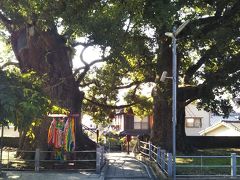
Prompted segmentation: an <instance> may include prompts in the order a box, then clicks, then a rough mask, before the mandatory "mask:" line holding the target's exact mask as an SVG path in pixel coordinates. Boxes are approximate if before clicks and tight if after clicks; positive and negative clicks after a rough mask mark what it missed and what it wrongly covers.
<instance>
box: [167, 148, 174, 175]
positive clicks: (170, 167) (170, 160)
mask: <svg viewBox="0 0 240 180" xmlns="http://www.w3.org/2000/svg"><path fill="white" fill-rule="evenodd" d="M167 158H168V162H167V172H168V176H169V177H171V176H172V175H173V169H172V165H173V163H172V153H167Z"/></svg>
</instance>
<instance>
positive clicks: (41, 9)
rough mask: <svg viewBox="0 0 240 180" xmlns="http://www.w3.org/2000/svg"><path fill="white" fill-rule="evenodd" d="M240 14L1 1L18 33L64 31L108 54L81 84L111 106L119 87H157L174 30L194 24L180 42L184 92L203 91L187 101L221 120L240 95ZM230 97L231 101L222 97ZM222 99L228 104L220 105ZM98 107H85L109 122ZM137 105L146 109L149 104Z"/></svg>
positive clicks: (199, 4)
mask: <svg viewBox="0 0 240 180" xmlns="http://www.w3.org/2000/svg"><path fill="white" fill-rule="evenodd" d="M239 7H240V5H239V1H238V0H231V1H227V0H222V1H196V0H186V1H170V0H129V1H114V0H106V1H93V0H92V1H89V0H82V1H78V0H68V1H64V0H59V1H49V0H47V1H44V3H43V2H42V0H33V1H28V0H22V1H18V2H15V1H13V0H4V1H1V2H0V10H1V11H2V12H3V13H4V15H6V16H7V17H8V18H9V19H11V20H13V21H15V22H16V23H15V24H16V26H18V27H20V26H22V24H23V23H25V24H26V23H28V24H31V25H35V26H37V28H39V29H41V28H42V30H46V29H52V28H54V27H61V29H63V31H62V34H64V35H66V37H67V38H68V39H67V42H68V43H69V44H71V42H74V41H75V40H76V39H77V38H78V37H83V36H84V37H87V39H88V43H91V44H92V45H98V46H100V47H101V48H102V50H103V51H104V50H105V49H109V52H108V54H109V56H108V58H106V65H105V66H103V67H102V69H99V68H96V69H94V71H93V72H92V71H91V72H90V73H89V76H88V77H87V78H86V79H85V80H84V82H81V85H84V84H85V85H89V84H90V85H89V86H88V89H87V90H88V93H86V95H87V97H88V98H92V100H96V101H98V102H99V104H106V103H108V104H109V105H116V104H117V102H118V100H119V99H118V96H117V94H118V93H119V91H118V86H122V85H125V84H127V83H124V80H126V81H125V82H129V83H131V82H136V81H139V82H140V83H147V82H151V83H155V79H156V76H157V75H158V76H160V75H161V73H162V71H163V70H166V69H170V68H169V67H170V66H171V63H169V62H168V61H169V59H171V57H170V56H171V55H170V54H167V53H166V51H167V50H168V49H169V46H168V45H169V43H170V40H167V37H166V36H165V35H164V34H165V32H168V31H172V28H173V26H174V25H175V26H176V27H179V25H180V24H182V22H184V21H186V20H190V23H189V24H188V26H187V27H185V28H184V30H183V31H182V32H181V33H180V34H179V35H178V37H177V38H178V46H177V50H178V67H179V71H178V72H179V73H178V75H179V76H178V77H179V87H181V88H182V89H184V88H187V89H189V87H190V88H192V89H194V88H196V89H198V91H197V92H198V93H196V94H194V95H191V93H186V94H187V95H186V96H184V97H185V98H186V101H189V102H191V101H194V100H196V99H200V100H201V103H200V104H199V105H201V106H202V107H205V108H207V109H215V110H216V111H218V112H221V113H227V112H228V110H226V107H227V109H229V108H230V107H229V103H228V102H227V101H229V99H231V98H234V97H236V96H239V87H240V82H239V79H240V72H239V69H240V63H239V53H240V48H239V42H236V41H235V40H236V38H237V37H238V36H239V27H240V14H239V13H240V8H239ZM166 56H167V57H166ZM166 61H167V62H166ZM196 65H197V66H198V67H196ZM195 67H196V68H195ZM194 68H195V69H194ZM191 73H192V74H191ZM169 74H171V72H169ZM202 87H204V88H203V89H202ZM116 89H117V90H116ZM139 89H140V88H139V87H136V86H132V88H131V89H130V91H129V95H127V99H128V101H130V100H134V99H132V98H130V96H131V95H133V94H134V92H137V90H139ZM221 89H224V91H221ZM26 93H27V92H26ZM224 93H229V94H231V95H232V96H229V97H226V96H223V95H224ZM219 97H222V98H224V99H221V101H220V100H219ZM225 97H226V98H225ZM135 99H136V100H143V101H145V102H147V107H150V103H149V102H148V101H147V100H146V98H145V97H143V96H142V95H141V96H140V95H139V94H138V97H137V98H135ZM91 104H92V103H91ZM91 104H89V102H86V105H85V110H86V111H88V112H89V113H90V114H91V115H92V116H93V117H94V119H96V120H99V119H106V117H107V116H108V114H109V113H111V109H109V108H106V107H104V106H102V107H101V108H100V105H99V104H98V105H97V106H96V105H95V106H93V105H91ZM22 106H24V107H26V104H22ZM137 106H139V107H138V109H143V107H144V103H143V105H137ZM224 109H225V110H224ZM29 110H30V109H29ZM144 111H145V112H148V110H144ZM139 114H140V113H139ZM107 119H108V118H107ZM107 121H110V119H108V120H107Z"/></svg>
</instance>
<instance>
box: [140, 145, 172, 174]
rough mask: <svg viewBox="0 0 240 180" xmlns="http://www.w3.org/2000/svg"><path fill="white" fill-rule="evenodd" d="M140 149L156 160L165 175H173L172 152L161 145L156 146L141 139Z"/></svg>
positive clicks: (142, 152)
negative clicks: (168, 151)
mask: <svg viewBox="0 0 240 180" xmlns="http://www.w3.org/2000/svg"><path fill="white" fill-rule="evenodd" d="M139 151H140V153H141V154H142V155H144V156H147V157H148V158H149V159H150V160H152V161H154V162H155V163H156V164H157V165H158V166H159V167H160V169H161V170H162V171H163V172H164V173H165V175H167V176H169V177H171V176H172V154H171V153H167V152H166V150H164V149H161V147H157V146H154V145H153V144H152V143H151V142H144V141H139Z"/></svg>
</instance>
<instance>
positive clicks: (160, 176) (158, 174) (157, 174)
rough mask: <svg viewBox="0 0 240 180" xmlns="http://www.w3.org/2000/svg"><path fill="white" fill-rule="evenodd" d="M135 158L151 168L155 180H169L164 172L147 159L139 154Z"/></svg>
mask: <svg viewBox="0 0 240 180" xmlns="http://www.w3.org/2000/svg"><path fill="white" fill-rule="evenodd" d="M135 157H136V159H137V160H139V161H141V162H143V163H145V164H147V165H148V166H149V167H150V168H151V171H152V174H153V176H154V178H155V179H168V177H167V176H166V175H165V174H164V173H163V172H162V170H161V169H160V168H159V167H158V166H157V165H155V164H154V163H153V162H152V161H150V160H149V159H148V158H145V157H143V156H141V155H139V154H135Z"/></svg>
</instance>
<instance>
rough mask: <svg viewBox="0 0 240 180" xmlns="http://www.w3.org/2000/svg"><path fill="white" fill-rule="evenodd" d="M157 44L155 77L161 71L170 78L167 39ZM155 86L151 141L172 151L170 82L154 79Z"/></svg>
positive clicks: (168, 42)
mask: <svg viewBox="0 0 240 180" xmlns="http://www.w3.org/2000/svg"><path fill="white" fill-rule="evenodd" d="M159 44H161V47H160V48H159V49H160V51H159V53H158V54H159V56H158V71H157V76H158V77H161V75H162V72H163V71H167V73H168V75H167V76H172V68H171V67H172V59H171V58H172V52H171V48H169V44H170V41H169V39H161V40H160V42H159ZM155 83H156V86H155V88H153V92H152V97H153V119H154V121H153V128H152V131H151V141H152V142H153V143H154V144H156V145H159V146H161V147H162V148H164V149H166V150H168V151H170V152H171V151H172V109H171V107H172V101H171V93H172V90H171V89H172V81H171V80H170V79H166V80H165V82H160V81H159V78H156V82H155Z"/></svg>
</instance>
